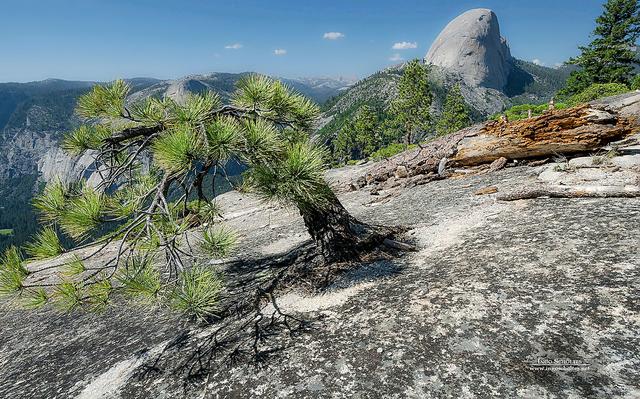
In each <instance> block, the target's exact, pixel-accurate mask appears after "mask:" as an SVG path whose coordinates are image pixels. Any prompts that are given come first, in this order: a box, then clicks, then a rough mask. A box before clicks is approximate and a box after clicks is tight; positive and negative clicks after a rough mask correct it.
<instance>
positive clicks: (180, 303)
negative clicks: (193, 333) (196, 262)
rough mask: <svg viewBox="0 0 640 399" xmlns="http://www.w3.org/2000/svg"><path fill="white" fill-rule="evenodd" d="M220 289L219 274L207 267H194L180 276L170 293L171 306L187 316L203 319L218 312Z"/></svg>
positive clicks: (221, 284)
mask: <svg viewBox="0 0 640 399" xmlns="http://www.w3.org/2000/svg"><path fill="white" fill-rule="evenodd" d="M222 287H223V282H222V277H221V276H220V274H219V273H216V272H215V271H214V270H212V269H211V268H208V267H204V266H195V267H193V268H192V269H190V270H187V271H184V272H182V273H181V274H180V277H179V280H178V283H177V285H176V287H175V288H174V290H173V292H172V293H171V304H172V305H173V307H174V308H175V309H177V310H179V311H182V312H184V313H185V314H187V315H189V316H192V317H195V318H198V319H204V318H206V317H207V316H212V315H214V314H215V313H216V312H217V311H218V302H219V298H220V292H221V291H222Z"/></svg>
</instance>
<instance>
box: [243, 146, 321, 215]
mask: <svg viewBox="0 0 640 399" xmlns="http://www.w3.org/2000/svg"><path fill="white" fill-rule="evenodd" d="M325 158H326V153H325V151H324V150H323V149H321V148H319V147H315V146H312V145H310V144H308V143H297V144H293V145H291V146H289V148H288V149H287V151H286V153H285V157H284V158H282V159H278V160H276V161H275V162H272V163H271V164H260V165H256V166H254V167H253V168H251V169H250V170H249V171H248V172H247V174H246V175H245V176H246V178H247V184H248V185H249V186H250V187H251V188H253V190H255V191H257V193H258V194H260V195H261V196H262V197H263V198H264V199H265V200H272V201H278V202H281V203H285V204H294V205H296V206H298V207H299V208H305V207H315V208H323V207H325V206H327V205H328V204H329V203H330V201H331V199H332V192H331V189H330V188H329V186H328V184H327V183H326V182H325V180H324V170H325V161H324V160H325Z"/></svg>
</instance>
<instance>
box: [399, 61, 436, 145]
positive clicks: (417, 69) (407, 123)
mask: <svg viewBox="0 0 640 399" xmlns="http://www.w3.org/2000/svg"><path fill="white" fill-rule="evenodd" d="M432 100H433V98H432V95H431V88H430V87H429V80H428V76H427V70H426V67H425V66H423V65H422V64H420V61H418V60H413V61H411V62H409V63H408V64H407V65H406V66H405V68H404V71H403V73H402V77H401V78H400V83H399V85H398V97H397V98H396V99H395V100H394V101H393V102H392V103H391V114H392V115H393V117H394V119H395V122H396V123H398V124H399V125H400V126H401V129H402V131H403V133H404V142H405V145H409V144H412V143H413V142H414V141H415V138H416V135H417V134H418V133H420V132H421V131H424V130H426V129H428V128H429V124H430V122H431V117H430V114H429V111H430V107H431V102H432Z"/></svg>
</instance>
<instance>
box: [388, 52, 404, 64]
mask: <svg viewBox="0 0 640 399" xmlns="http://www.w3.org/2000/svg"><path fill="white" fill-rule="evenodd" d="M389 61H393V62H400V61H404V58H402V56H401V55H400V54H398V53H395V54H394V55H392V56H391V57H390V58H389Z"/></svg>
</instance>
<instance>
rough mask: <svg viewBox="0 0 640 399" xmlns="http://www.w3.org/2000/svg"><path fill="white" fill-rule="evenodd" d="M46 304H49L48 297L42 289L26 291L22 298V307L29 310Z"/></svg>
mask: <svg viewBox="0 0 640 399" xmlns="http://www.w3.org/2000/svg"><path fill="white" fill-rule="evenodd" d="M47 302H49V297H48V296H47V292H46V291H45V290H44V288H36V289H27V290H25V292H24V294H23V297H22V306H24V307H25V308H26V309H30V310H35V309H39V308H41V307H43V306H44V305H46V304H47Z"/></svg>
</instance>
